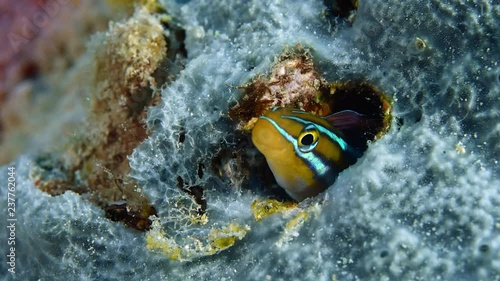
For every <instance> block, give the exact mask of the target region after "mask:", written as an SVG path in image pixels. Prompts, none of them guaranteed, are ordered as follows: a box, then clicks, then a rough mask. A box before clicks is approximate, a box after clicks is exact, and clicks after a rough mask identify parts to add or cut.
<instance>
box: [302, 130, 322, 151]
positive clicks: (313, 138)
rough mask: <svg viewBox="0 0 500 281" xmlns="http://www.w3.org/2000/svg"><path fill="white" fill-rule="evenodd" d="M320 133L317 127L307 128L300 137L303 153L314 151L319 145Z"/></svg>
mask: <svg viewBox="0 0 500 281" xmlns="http://www.w3.org/2000/svg"><path fill="white" fill-rule="evenodd" d="M318 139H319V132H318V130H317V129H316V128H315V127H310V128H306V129H305V130H304V131H302V133H300V135H299V137H298V139H297V140H298V145H299V149H300V151H302V152H309V151H311V150H313V149H314V148H315V147H316V145H317V144H318Z"/></svg>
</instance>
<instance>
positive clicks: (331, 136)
mask: <svg viewBox="0 0 500 281" xmlns="http://www.w3.org/2000/svg"><path fill="white" fill-rule="evenodd" d="M292 112H294V113H305V112H303V111H292ZM281 118H286V119H290V120H293V121H296V122H299V123H300V124H303V125H304V126H307V125H311V124H312V125H314V126H316V128H317V129H318V131H319V132H320V133H322V134H324V135H326V136H327V137H328V138H329V139H330V140H332V141H334V142H336V143H337V144H338V145H339V146H340V148H341V149H342V150H344V151H346V150H348V146H347V143H346V142H345V141H344V140H343V139H341V138H340V137H339V136H337V134H335V133H334V132H332V131H330V130H328V129H327V128H325V127H323V126H321V125H320V124H316V123H314V122H311V121H309V120H304V119H302V118H299V117H295V116H290V115H282V116H281Z"/></svg>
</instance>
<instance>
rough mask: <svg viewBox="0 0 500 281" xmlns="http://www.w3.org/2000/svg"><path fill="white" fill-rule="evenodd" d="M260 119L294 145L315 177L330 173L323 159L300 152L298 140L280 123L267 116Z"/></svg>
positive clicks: (296, 151)
mask: <svg viewBox="0 0 500 281" xmlns="http://www.w3.org/2000/svg"><path fill="white" fill-rule="evenodd" d="M260 118H262V119H265V120H267V121H268V122H269V123H271V124H272V125H273V126H274V128H276V130H277V131H278V133H280V134H281V135H282V136H283V137H284V138H285V139H286V140H287V141H288V142H290V143H291V144H292V145H293V148H294V150H295V154H296V155H297V156H298V157H299V158H300V159H302V160H303V161H304V162H305V163H306V165H307V166H308V167H309V168H310V169H311V170H312V171H313V172H314V174H315V176H322V175H324V174H326V172H328V170H329V167H328V165H327V164H325V162H326V161H324V160H322V159H321V157H318V156H317V155H315V154H314V153H313V152H302V151H300V150H299V145H298V143H297V140H296V139H295V138H294V137H293V136H292V135H290V134H289V133H288V132H287V131H285V130H284V129H283V128H281V127H280V125H278V123H276V122H275V121H274V120H272V119H271V118H269V117H267V116H261V117H260Z"/></svg>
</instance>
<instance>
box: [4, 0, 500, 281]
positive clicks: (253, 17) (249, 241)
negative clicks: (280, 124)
mask: <svg viewBox="0 0 500 281" xmlns="http://www.w3.org/2000/svg"><path fill="white" fill-rule="evenodd" d="M164 2H165V3H166V4H167V5H166V6H167V7H168V8H169V12H170V13H171V14H172V15H173V16H175V17H178V18H179V19H180V20H181V21H182V23H183V25H184V27H185V29H186V41H185V43H186V50H187V53H188V58H189V59H188V61H187V62H186V66H185V69H184V70H183V71H181V73H180V75H179V77H177V79H176V80H175V81H173V82H172V83H171V84H169V85H166V86H165V87H164V88H163V89H162V96H161V97H162V102H161V104H160V105H158V106H156V107H154V108H151V110H150V111H149V115H148V120H147V121H148V125H149V128H150V129H151V131H152V135H151V136H150V137H149V138H148V139H147V140H145V141H144V143H142V144H141V145H140V146H139V147H138V148H137V149H135V150H134V152H133V153H132V155H131V157H130V165H131V167H132V172H131V174H132V176H133V177H134V178H135V179H136V180H137V181H138V183H140V185H141V188H142V190H143V191H144V192H145V193H146V194H147V195H148V196H149V197H150V198H151V199H152V201H153V202H152V204H153V205H154V206H155V208H157V210H158V216H159V218H160V222H161V225H160V226H161V230H162V231H163V232H164V233H165V234H166V235H168V237H174V239H175V243H176V244H177V245H182V238H183V237H191V238H201V239H207V241H208V239H209V238H206V237H207V234H208V233H210V229H214V228H217V227H219V228H220V227H222V226H224V225H227V224H228V223H231V222H236V223H238V224H239V225H248V226H249V227H250V230H249V231H248V232H247V233H246V236H245V237H244V238H243V239H242V240H241V241H236V242H235V243H234V245H233V246H232V247H230V248H228V249H226V250H224V251H221V252H220V253H218V254H215V255H212V256H210V257H208V258H199V259H197V260H195V261H193V262H187V263H183V262H178V261H171V260H170V259H168V258H165V257H164V256H163V255H159V254H157V253H154V252H151V251H148V250H147V249H146V241H145V236H144V235H142V234H138V233H136V232H132V231H131V230H130V229H127V228H125V227H124V226H122V225H120V224H113V223H111V222H109V221H107V220H101V219H98V218H101V217H102V215H103V214H102V212H100V211H99V210H98V209H96V208H94V207H92V206H89V204H87V202H86V201H82V200H80V199H79V198H78V196H77V195H75V194H73V193H67V194H65V195H63V196H59V197H49V196H46V195H44V194H41V193H40V191H38V190H37V189H36V188H35V187H34V186H33V184H32V182H31V181H30V180H28V178H27V174H28V171H29V168H30V165H31V164H30V161H29V158H25V157H22V158H20V159H19V160H18V161H17V162H16V164H15V165H16V166H17V167H18V185H19V191H18V193H17V199H18V202H19V203H18V204H19V206H18V207H19V210H20V211H19V219H20V220H21V221H23V224H19V229H18V231H17V235H18V236H17V238H18V239H19V241H28V242H25V243H21V242H20V245H19V252H18V256H19V259H18V266H19V270H20V271H19V272H20V273H19V275H17V276H16V278H23V279H27V280H29V279H34V278H41V279H43V278H46V279H51V280H52V279H53V280H57V279H59V280H67V279H128V278H131V277H134V278H137V279H145V280H147V279H155V280H157V279H168V280H214V279H216V280H241V279H248V280H498V279H499V278H500V239H499V237H500V221H499V218H500V209H499V208H498V206H499V205H500V191H499V186H500V179H499V176H498V175H499V170H500V169H499V165H498V158H499V155H500V148H499V145H498V143H499V142H498V139H499V132H500V131H499V125H498V116H499V112H500V111H499V109H498V108H499V106H500V104H499V100H498V92H499V90H500V80H499V75H500V67H499V66H498V62H497V59H496V58H498V56H499V53H498V52H499V50H498V48H497V47H496V46H498V45H500V42H499V38H500V36H499V32H500V31H499V30H498V28H497V25H498V22H497V20H496V19H498V18H499V17H500V8H499V7H498V5H493V4H492V3H493V2H492V1H481V0H476V1H437V0H432V1H427V2H426V3H421V2H418V3H416V2H415V1H361V2H360V3H359V9H358V11H357V15H356V20H355V21H354V22H353V25H352V27H349V26H348V25H347V24H345V23H341V22H339V23H338V24H337V25H335V26H332V23H331V22H330V21H328V20H327V19H325V18H324V17H323V14H324V13H323V12H324V10H325V7H324V6H323V4H322V1H260V0H253V1H229V0H225V1H206V2H205V1H173V0H172V1H167V0H166V1H164ZM181 2H182V3H181ZM417 37H418V38H421V39H422V40H423V41H424V42H425V43H426V46H427V49H426V50H424V51H422V52H417V53H415V51H414V50H413V49H408V44H411V43H412V42H414V40H415V38H417ZM297 43H300V44H302V45H303V46H304V47H307V48H309V49H310V50H311V52H312V54H313V57H314V60H315V64H317V65H318V67H319V69H320V70H321V74H322V75H323V76H324V77H325V79H326V80H327V81H345V80H349V79H359V78H363V79H367V80H369V81H371V82H373V83H375V84H376V85H377V86H378V87H380V89H381V90H382V91H384V92H386V93H388V94H389V95H391V96H392V97H393V98H394V101H395V102H394V111H393V113H394V116H395V117H396V118H397V120H399V121H397V122H396V123H395V125H394V126H393V127H392V129H391V130H390V131H389V132H388V133H387V134H386V135H385V136H384V137H383V138H381V139H380V140H378V141H377V142H375V143H373V144H371V145H370V146H369V148H368V150H367V151H366V153H365V154H364V156H363V157H362V158H360V159H359V161H358V162H357V163H356V164H355V165H353V166H351V167H350V168H348V169H346V170H345V171H343V172H342V173H341V174H340V176H339V177H338V179H337V181H336V183H335V184H334V185H333V186H331V187H330V188H329V189H328V190H327V191H326V192H325V193H323V194H321V195H320V196H318V197H317V198H314V199H313V200H306V201H304V202H302V203H300V205H299V208H305V207H307V206H318V208H319V210H318V212H317V215H316V213H314V214H315V215H310V216H308V218H307V219H301V218H299V219H298V220H297V221H296V223H295V222H292V223H291V229H292V230H293V231H291V232H290V233H291V234H292V236H291V238H293V239H289V240H288V239H286V241H284V242H285V243H283V245H282V246H281V247H276V246H275V245H276V242H278V241H280V238H281V237H283V236H282V235H283V234H286V232H284V229H285V228H286V225H287V223H288V221H289V218H284V217H283V216H282V215H280V214H274V215H270V216H268V217H267V218H265V219H263V220H261V221H259V222H256V221H255V220H254V218H253V216H252V212H251V204H252V202H253V200H255V199H258V198H262V197H263V196H266V195H268V194H266V193H264V192H263V191H262V190H263V188H264V187H263V186H261V183H260V181H258V180H256V179H253V180H252V175H251V176H250V183H249V185H247V186H238V187H236V186H232V185H234V184H238V183H239V182H238V181H229V180H228V181H224V180H221V179H220V178H219V177H218V175H216V174H215V173H214V172H213V171H212V170H211V169H210V168H209V167H210V160H209V159H211V158H212V157H213V156H214V155H215V154H217V152H218V150H219V149H221V147H222V146H225V147H231V143H234V135H233V131H234V127H233V126H232V124H230V123H229V122H228V121H227V118H226V116H227V112H228V109H229V107H230V106H231V105H232V104H234V103H236V101H237V100H238V99H239V98H240V97H241V95H242V94H243V93H242V92H241V91H239V90H237V89H235V88H234V87H232V86H234V85H243V84H245V83H247V82H248V81H250V80H251V78H252V77H255V75H256V74H257V73H266V70H268V69H269V68H270V66H271V65H272V63H273V61H274V58H275V57H276V56H277V55H279V54H280V53H281V52H282V51H283V49H285V48H286V46H295V45H296V44H297ZM457 143H461V147H463V150H462V149H460V151H459V152H458V153H457V151H456V150H455V149H456V144H457ZM235 151H237V152H239V150H238V149H237V148H236V149H235ZM200 163H201V164H200ZM199 167H202V169H201V170H202V171H203V172H202V173H200V172H199ZM203 167H205V168H203ZM6 173H7V172H6V167H4V168H2V169H0V181H1V182H6V176H5V175H6ZM253 176H255V175H253ZM177 177H181V178H182V179H183V182H184V183H185V184H186V185H188V186H202V187H203V189H204V193H203V198H204V199H205V200H206V215H207V217H208V222H207V223H206V224H204V225H200V224H197V223H191V222H190V221H189V218H190V216H189V215H191V214H193V212H197V211H198V209H197V205H198V202H196V200H194V199H193V197H192V196H189V195H188V194H186V192H184V191H182V190H181V188H179V186H178V181H177ZM235 191H238V192H235ZM0 195H1V197H2V198H5V196H6V191H5V189H0ZM1 204H5V203H3V202H2V203H1ZM316 204H317V205H316ZM2 206H4V205H2ZM179 207H180V208H179ZM0 216H1V217H0V221H2V222H4V221H5V214H1V215H0ZM191 218H192V216H191ZM183 219H184V220H183ZM300 224H302V226H301V227H298V228H294V226H296V225H300ZM176 235H177V236H176ZM5 239H6V238H5V236H2V238H0V244H2V245H4V244H5V243H6V241H5ZM54 239H57V243H54V242H52V241H54ZM35 245H36V247H35ZM40 260H45V261H47V262H45V263H41V262H39V261H40ZM0 267H1V268H0V269H2V270H1V272H2V273H3V272H7V271H6V256H5V255H3V256H2V257H0ZM56 273H57V274H56ZM5 279H7V280H9V279H13V276H12V275H6V278H5Z"/></svg>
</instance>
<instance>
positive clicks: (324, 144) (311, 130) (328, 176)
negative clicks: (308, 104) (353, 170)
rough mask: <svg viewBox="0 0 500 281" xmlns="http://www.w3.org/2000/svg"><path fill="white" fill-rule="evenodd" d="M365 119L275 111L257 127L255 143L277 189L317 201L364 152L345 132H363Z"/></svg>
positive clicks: (350, 113) (348, 113) (354, 115)
mask: <svg viewBox="0 0 500 281" xmlns="http://www.w3.org/2000/svg"><path fill="white" fill-rule="evenodd" d="M367 124H368V123H367V120H366V118H364V116H363V115H362V114H359V113H357V112H355V111H351V110H344V111H341V112H337V113H334V114H332V115H329V116H326V117H320V116H316V115H313V114H310V113H307V112H305V111H302V110H298V109H293V108H286V107H275V108H272V109H271V110H268V111H267V112H266V113H265V114H264V115H263V116H261V117H260V118H259V119H258V121H257V122H256V123H255V127H254V128H253V130H252V141H253V143H254V145H255V146H256V147H257V149H258V150H259V151H260V152H261V153H262V154H264V156H265V158H266V160H267V163H268V164H269V167H270V168H271V171H272V172H273V174H274V177H275V179H276V181H277V183H278V184H279V185H280V186H281V187H282V188H284V189H285V191H286V192H287V193H288V195H290V197H292V198H293V199H295V200H297V201H302V200H304V199H306V198H308V197H313V196H316V195H317V194H319V193H321V192H323V191H324V190H325V189H326V188H327V187H328V186H330V185H332V184H333V182H334V181H335V180H336V178H337V176H338V174H339V173H340V172H341V171H342V170H344V169H346V168H347V167H349V166H350V165H352V164H354V163H355V162H356V160H357V159H358V158H359V157H360V156H361V153H362V151H361V150H360V149H359V148H356V147H354V146H352V145H350V144H349V143H348V141H347V140H346V138H345V134H344V132H343V130H344V129H347V130H352V129H353V128H354V129H355V130H360V129H361V130H362V128H363V126H365V125H367Z"/></svg>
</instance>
